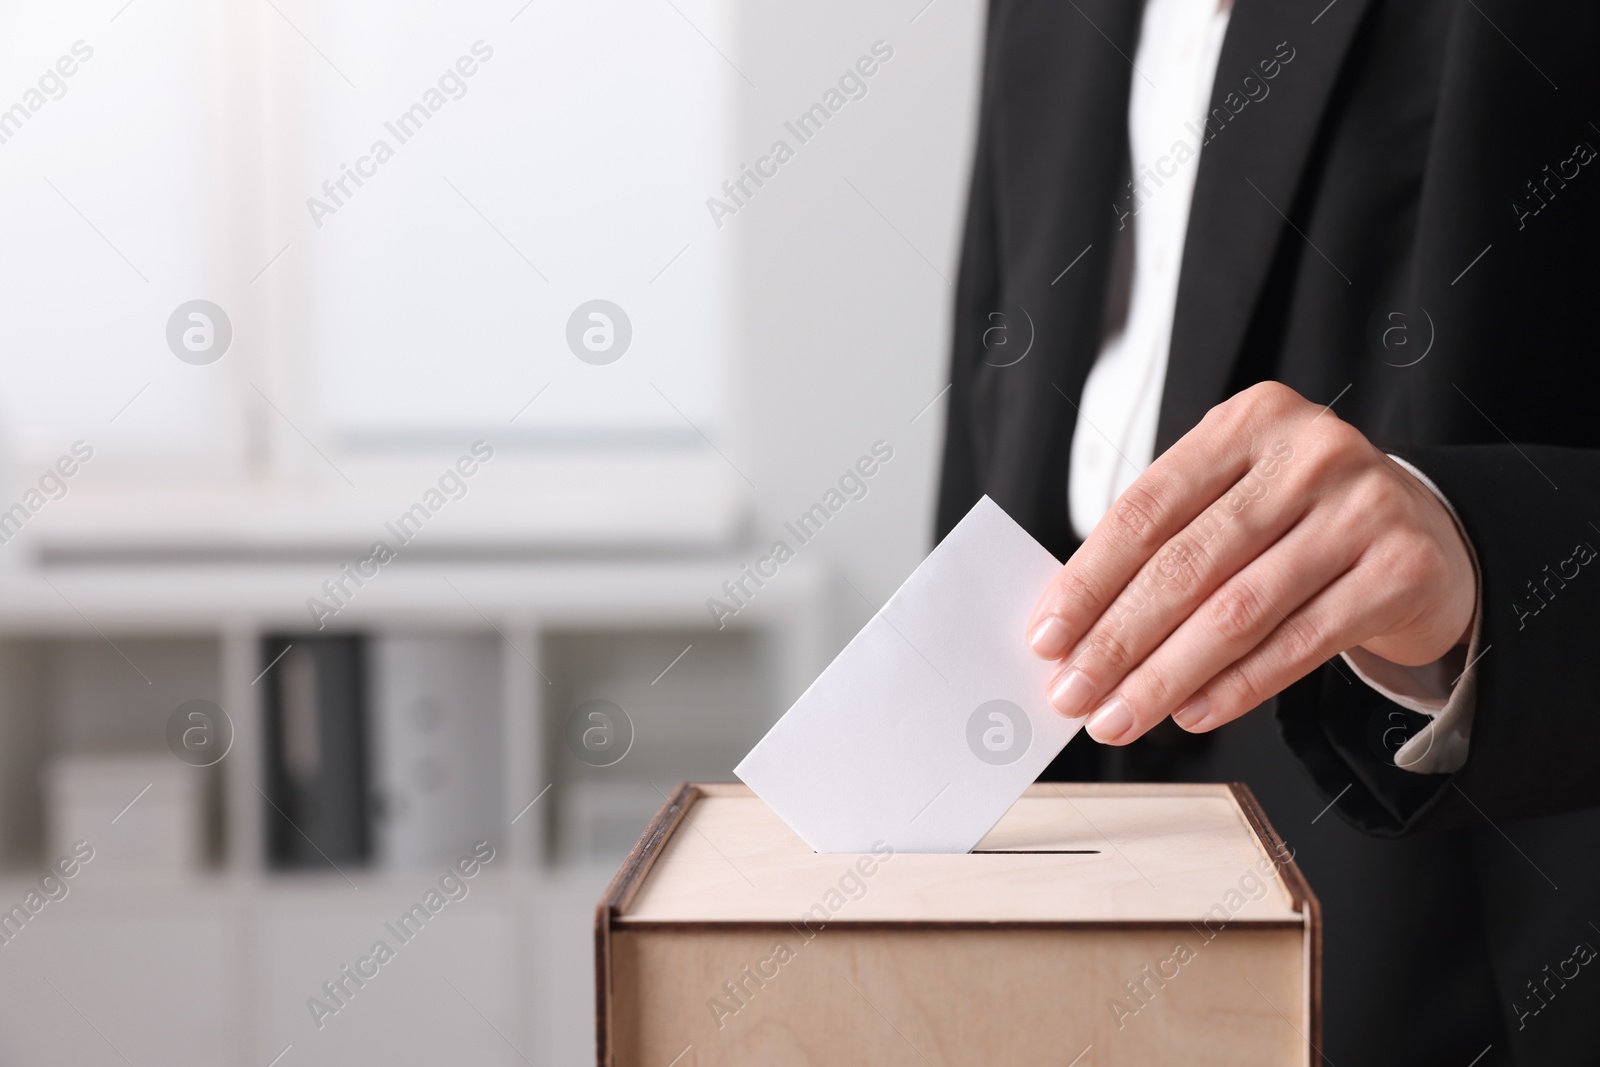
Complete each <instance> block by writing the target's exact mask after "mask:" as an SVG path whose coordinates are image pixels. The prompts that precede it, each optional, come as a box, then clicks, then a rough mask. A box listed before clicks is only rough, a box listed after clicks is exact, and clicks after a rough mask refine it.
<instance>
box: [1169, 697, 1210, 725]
mask: <svg viewBox="0 0 1600 1067" xmlns="http://www.w3.org/2000/svg"><path fill="white" fill-rule="evenodd" d="M1210 710H1211V698H1210V697H1208V696H1206V694H1204V693H1201V694H1200V695H1199V696H1197V697H1195V698H1194V699H1193V700H1191V701H1189V703H1187V704H1185V705H1184V706H1183V707H1181V708H1179V709H1178V710H1177V711H1175V712H1173V713H1172V721H1173V722H1175V723H1177V724H1178V725H1179V726H1181V727H1183V728H1184V729H1185V730H1193V729H1194V728H1195V727H1197V726H1199V725H1200V724H1201V723H1202V722H1204V721H1205V717H1206V713H1207V712H1209V711H1210Z"/></svg>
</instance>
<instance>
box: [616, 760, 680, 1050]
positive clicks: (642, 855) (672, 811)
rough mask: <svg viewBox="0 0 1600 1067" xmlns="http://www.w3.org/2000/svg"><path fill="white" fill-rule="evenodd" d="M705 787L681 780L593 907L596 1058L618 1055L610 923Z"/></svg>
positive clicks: (638, 885) (634, 890)
mask: <svg viewBox="0 0 1600 1067" xmlns="http://www.w3.org/2000/svg"><path fill="white" fill-rule="evenodd" d="M703 788H704V787H701V786H697V785H694V784H692V783H690V782H680V783H678V787H677V788H676V789H674V790H673V791H672V795H671V796H670V797H668V798H667V800H666V803H664V804H662V805H661V808H660V810H659V811H657V812H656V814H655V817H654V818H652V819H651V820H650V825H649V826H647V827H645V831H644V834H643V836H641V837H640V838H639V840H638V841H637V842H636V843H635V844H634V846H633V848H632V849H631V850H630V851H629V852H628V858H627V859H625V860H623V861H622V866H621V867H620V868H619V869H618V870H617V873H616V874H615V875H614V876H613V877H612V879H611V884H610V885H608V886H606V891H605V893H603V894H602V895H601V897H600V903H599V904H598V905H596V906H595V910H594V985H595V1061H596V1063H597V1064H598V1065H599V1067H611V1064H612V1062H613V1060H614V1058H615V1053H614V1049H613V1046H612V1041H611V1015H612V1011H611V925H612V923H613V921H614V920H615V919H616V917H617V916H618V915H619V914H620V913H621V912H622V910H623V909H624V908H626V907H627V906H628V904H629V902H630V901H632V900H633V897H634V894H636V893H638V891H639V887H640V886H642V885H643V884H644V879H645V876H646V875H647V874H649V873H650V868H651V867H652V866H654V865H655V862H656V860H657V859H658V858H660V856H661V852H662V849H663V848H664V847H665V846H666V843H667V839H668V838H670V837H671V836H672V833H673V831H674V830H676V829H677V828H678V823H679V822H681V821H682V820H683V817H684V815H685V814H686V813H687V812H688V810H689V809H690V808H691V807H692V806H693V805H694V802H695V801H696V800H698V799H700V797H701V795H702V793H703Z"/></svg>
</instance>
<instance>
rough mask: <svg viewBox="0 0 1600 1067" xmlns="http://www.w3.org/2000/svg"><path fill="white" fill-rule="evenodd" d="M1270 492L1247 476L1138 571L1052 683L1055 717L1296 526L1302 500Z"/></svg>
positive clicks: (1105, 684)
mask: <svg viewBox="0 0 1600 1067" xmlns="http://www.w3.org/2000/svg"><path fill="white" fill-rule="evenodd" d="M1271 490H1272V483H1271V482H1268V481H1266V480H1264V479H1263V478H1261V477H1260V476H1259V475H1257V474H1256V473H1255V472H1251V473H1247V474H1246V475H1245V476H1244V478H1243V479H1242V480H1241V481H1240V482H1238V483H1235V484H1234V485H1233V486H1231V487H1228V489H1227V490H1226V491H1225V492H1224V493H1223V494H1222V499H1221V500H1219V501H1218V502H1217V503H1215V504H1213V505H1211V506H1210V507H1209V508H1206V509H1205V510H1204V511H1202V512H1200V514H1199V515H1197V516H1196V517H1195V518H1194V520H1193V521H1191V522H1190V523H1189V524H1188V525H1187V526H1185V527H1184V528H1183V529H1182V530H1180V531H1178V533H1177V534H1176V535H1174V536H1173V538H1172V539H1171V540H1170V541H1168V542H1167V543H1166V544H1165V545H1164V546H1162V548H1161V549H1160V550H1159V551H1158V552H1156V554H1155V555H1154V556H1153V557H1152V558H1151V559H1150V560H1149V561H1148V562H1146V563H1145V565H1144V566H1142V567H1140V568H1139V571H1138V573H1137V574H1135V575H1134V577H1133V580H1132V581H1130V582H1129V583H1128V585H1127V587H1126V588H1125V589H1124V590H1123V591H1122V593H1121V594H1120V595H1119V596H1118V597H1117V598H1116V600H1114V601H1113V602H1112V604H1111V605H1110V607H1109V608H1108V609H1107V610H1106V612H1105V614H1103V615H1102V616H1100V618H1099V619H1098V620H1096V621H1095V623H1094V624H1093V625H1092V626H1090V627H1089V630H1088V632H1087V633H1085V634H1084V636H1083V638H1082V639H1081V640H1080V641H1079V642H1078V643H1077V645H1076V646H1075V647H1074V648H1073V649H1072V651H1071V652H1070V653H1069V654H1068V655H1067V656H1065V657H1064V661H1065V663H1066V666H1064V667H1063V668H1062V669H1061V670H1060V671H1058V672H1057V674H1056V676H1055V678H1053V679H1052V680H1051V685H1050V691H1049V692H1050V703H1051V704H1052V705H1053V706H1054V707H1055V709H1056V710H1057V711H1058V712H1060V713H1061V714H1062V715H1067V716H1076V715H1082V714H1084V713H1085V712H1087V711H1088V710H1089V708H1090V707H1091V706H1092V705H1093V704H1094V703H1095V702H1096V701H1098V700H1100V699H1101V698H1103V697H1105V696H1106V694H1108V693H1109V692H1111V690H1112V688H1113V687H1114V686H1116V685H1117V683H1118V682H1120V681H1121V680H1122V678H1123V676H1124V675H1126V674H1127V673H1128V672H1129V671H1130V670H1132V669H1134V668H1135V667H1136V666H1137V665H1138V664H1139V663H1140V662H1141V661H1142V660H1144V658H1145V657H1146V656H1147V655H1149V654H1150V652H1151V651H1152V650H1154V649H1155V648H1156V647H1157V646H1158V645H1160V644H1161V642H1162V641H1163V640H1164V639H1166V637H1167V636H1168V635H1169V634H1171V633H1172V632H1173V631H1174V630H1176V629H1177V628H1178V626H1179V625H1180V624H1181V623H1182V622H1183V621H1184V620H1185V619H1186V618H1188V617H1189V616H1190V615H1191V614H1192V613H1193V612H1194V610H1195V609H1196V608H1198V607H1199V606H1200V604H1201V602H1202V601H1204V600H1205V598H1206V597H1208V596H1210V595H1211V593H1212V592H1213V591H1214V590H1215V589H1216V588H1217V587H1218V586H1220V585H1222V583H1223V582H1224V581H1226V580H1227V579H1228V577H1229V576H1230V575H1233V574H1235V573H1236V572H1238V571H1239V570H1240V569H1241V568H1242V567H1244V566H1246V565H1247V564H1249V563H1250V561H1251V560H1253V559H1255V558H1257V557H1258V556H1260V555H1261V553H1262V552H1264V551H1266V550H1267V549H1268V548H1269V547H1270V546H1271V545H1272V544H1273V543H1274V542H1275V541H1277V540H1278V539H1279V538H1280V537H1282V536H1283V535H1284V533H1285V531H1287V530H1289V529H1290V527H1292V526H1293V525H1294V524H1295V523H1296V522H1298V521H1300V519H1301V518H1302V516H1303V515H1304V512H1305V509H1306V507H1307V506H1308V503H1307V501H1306V500H1305V498H1295V497H1292V496H1290V495H1289V494H1284V493H1278V494H1276V495H1275V496H1274V495H1273V494H1272V491H1271ZM1268 497H1272V500H1271V503H1266V502H1265V501H1267V499H1268ZM1229 501H1231V502H1233V503H1235V504H1238V505H1239V506H1238V508H1237V510H1235V509H1234V508H1233V506H1232V505H1231V504H1230V503H1228V502H1229ZM1241 651H1242V650H1241Z"/></svg>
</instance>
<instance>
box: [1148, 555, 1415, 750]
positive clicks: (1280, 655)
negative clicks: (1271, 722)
mask: <svg viewBox="0 0 1600 1067" xmlns="http://www.w3.org/2000/svg"><path fill="white" fill-rule="evenodd" d="M1378 584H1380V583H1376V582H1374V581H1373V580H1372V579H1371V577H1370V576H1369V575H1368V574H1366V573H1364V570H1363V569H1362V568H1360V567H1357V568H1356V569H1354V570H1351V571H1349V572H1347V573H1346V574H1344V575H1343V576H1341V577H1340V578H1339V579H1338V580H1337V581H1335V582H1334V583H1333V584H1332V585H1329V586H1328V587H1327V588H1326V589H1324V590H1322V592H1320V593H1318V594H1317V595H1316V596H1314V597H1312V598H1311V600H1310V601H1308V602H1307V603H1306V604H1305V605H1303V606H1302V607H1301V608H1300V610H1299V611H1294V612H1290V613H1289V617H1288V618H1287V619H1285V620H1284V621H1283V622H1282V623H1281V624H1279V625H1278V627H1277V628H1276V629H1274V630H1273V631H1272V633H1271V634H1270V635H1269V636H1268V637H1267V639H1266V640H1264V641H1262V642H1261V643H1260V644H1259V645H1257V646H1256V647H1255V648H1253V649H1251V650H1250V651H1249V652H1247V653H1245V654H1244V655H1243V656H1242V657H1240V658H1239V659H1238V660H1237V661H1235V662H1234V663H1231V664H1229V665H1228V666H1227V667H1225V668H1223V670H1221V671H1219V672H1218V673H1217V675H1216V677H1214V678H1212V679H1211V680H1210V681H1208V682H1207V683H1206V684H1205V685H1203V686H1202V687H1201V688H1200V689H1199V691H1198V692H1196V693H1195V695H1194V696H1193V697H1191V698H1190V699H1189V700H1188V701H1186V702H1185V703H1184V705H1183V707H1181V708H1179V709H1178V710H1177V711H1176V712H1174V713H1173V721H1175V722H1176V723H1177V724H1178V725H1179V726H1181V727H1183V728H1184V729H1185V730H1188V731H1190V732H1191V733H1205V732H1207V731H1209V730H1215V729H1216V728H1217V727H1219V726H1221V725H1223V724H1224V723H1229V722H1232V721H1233V720H1234V719H1237V718H1238V717H1239V716H1241V715H1243V714H1244V713H1245V712H1247V711H1250V710H1251V709H1252V708H1256V707H1259V706H1260V705H1261V704H1263V703H1265V702H1266V701H1267V700H1269V699H1271V698H1272V697H1274V696H1276V695H1277V694H1279V693H1281V692H1283V691H1284V690H1285V689H1287V688H1288V687H1289V686H1291V685H1293V684H1294V683H1295V682H1297V681H1299V680H1300V679H1301V678H1304V677H1305V676H1306V675H1308V674H1310V673H1311V672H1312V671H1314V670H1316V669H1317V668H1318V667H1320V666H1321V665H1322V664H1324V663H1326V662H1328V661H1330V660H1331V659H1333V657H1334V656H1336V655H1338V653H1339V652H1341V651H1343V650H1344V649H1347V648H1354V647H1355V646H1356V645H1357V644H1359V643H1360V642H1361V641H1362V640H1363V639H1364V637H1365V635H1367V634H1370V633H1373V632H1375V631H1376V630H1377V629H1378V628H1380V627H1381V626H1382V624H1383V621H1384V620H1386V619H1387V618H1388V617H1390V616H1391V615H1392V614H1393V613H1394V610H1395V608H1394V605H1392V604H1390V603H1389V602H1388V601H1387V598H1384V597H1382V596H1375V595H1374V587H1375V586H1376V585H1378ZM1341 673H1343V672H1341ZM1345 680H1346V681H1349V678H1348V677H1346V679H1345Z"/></svg>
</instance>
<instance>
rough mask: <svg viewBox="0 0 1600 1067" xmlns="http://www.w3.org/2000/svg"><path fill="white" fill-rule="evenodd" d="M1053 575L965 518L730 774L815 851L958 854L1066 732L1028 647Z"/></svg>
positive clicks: (1002, 530) (1068, 723)
mask: <svg viewBox="0 0 1600 1067" xmlns="http://www.w3.org/2000/svg"><path fill="white" fill-rule="evenodd" d="M1060 566H1061V564H1060V563H1059V562H1057V560H1056V558H1055V557H1054V556H1052V555H1051V554H1050V553H1049V551H1048V550H1046V549H1045V547H1044V546H1043V545H1041V544H1039V542H1037V541H1035V540H1034V539H1033V538H1032V537H1030V536H1029V535H1028V533H1027V531H1025V530H1023V528H1022V527H1021V526H1018V525H1017V524H1016V522H1015V521H1014V520H1013V519H1012V518H1011V516H1009V515H1007V514H1006V513H1005V512H1004V511H1002V510H1001V509H1000V506H999V505H998V504H996V503H995V502H994V501H992V500H990V499H989V498H988V497H984V498H983V499H982V500H980V501H978V503H977V504H976V505H974V506H973V508H972V510H971V511H969V512H968V513H967V515H966V517H965V518H963V519H962V520H961V522H960V523H958V524H957V525H956V528H955V529H954V530H951V531H950V533H949V535H948V536H947V537H946V538H945V539H944V540H943V541H942V542H940V544H939V546H938V547H937V548H935V549H934V550H933V551H932V552H931V553H929V554H928V558H927V559H925V560H923V561H922V564H921V566H919V567H918V568H917V569H916V570H915V571H913V572H912V573H911V577H909V578H907V579H906V581H905V584H904V585H902V586H901V587H900V588H899V590H898V591H897V592H896V593H895V594H894V596H892V597H890V598H889V602H888V603H887V604H885V605H884V606H883V610H881V611H879V612H878V613H877V614H876V615H874V616H873V617H872V619H871V621H870V622H868V623H867V625H866V626H864V627H862V629H861V632H860V633H858V634H856V636H855V638H854V639H853V640H852V641H851V642H850V644H849V645H848V646H846V647H845V650H844V651H843V652H841V653H839V655H838V658H836V659H835V660H834V661H833V662H832V663H831V664H829V665H828V668H827V669H826V670H825V671H823V672H822V674H821V675H820V676H819V677H818V678H817V680H816V681H815V682H813V683H812V684H811V688H809V689H807V690H806V691H805V693H804V694H803V695H802V696H801V697H800V699H799V700H797V701H795V703H794V706H793V707H791V708H790V709H789V710H788V711H787V712H786V713H785V714H784V716H783V718H781V719H779V720H778V722H777V724H776V725H775V726H773V728H772V729H771V730H770V731H768V733H767V736H765V737H763V738H762V739H761V741H760V743H758V744H757V745H756V747H755V748H753V749H751V750H750V754H749V755H747V756H745V758H744V760H743V762H741V763H740V764H739V766H738V767H736V768H734V773H736V774H737V775H738V776H739V777H740V779H742V780H743V781H744V783H745V784H746V785H748V786H749V787H750V788H751V789H753V790H754V791H755V793H756V795H757V796H759V797H760V798H761V799H762V800H764V801H766V803H767V805H768V806H769V807H771V808H772V810H773V811H775V812H777V813H778V815H779V816H780V817H782V819H783V820H784V822H786V823H788V824H789V826H790V828H791V829H793V830H794V832H795V833H797V834H799V835H800V837H801V838H802V839H803V840H804V841H805V842H806V843H807V844H809V845H810V846H811V847H812V848H814V849H816V850H817V851H818V852H870V851H872V848H873V846H874V844H876V843H877V842H880V841H882V842H886V843H888V845H889V846H890V847H891V848H893V849H894V850H895V851H896V852H968V851H971V849H972V847H973V846H974V845H976V844H977V843H978V842H979V841H980V840H981V839H982V838H983V836H984V834H986V833H988V832H989V830H990V828H992V827H993V826H994V824H995V823H996V822H998V821H999V819H1000V816H1002V815H1004V814H1005V812H1006V810H1007V809H1008V808H1010V807H1011V805H1012V804H1013V803H1014V802H1015V801H1016V799H1017V798H1018V797H1020V796H1021V795H1022V792H1023V790H1025V789H1026V788H1027V787H1028V785H1029V784H1030V783H1032V782H1033V780H1034V779H1035V778H1037V777H1038V775H1039V773H1040V772H1041V771H1042V770H1043V769H1044V768H1045V766H1046V765H1047V764H1048V763H1049V762H1050V761H1051V760H1052V759H1053V758H1054V757H1055V755H1056V753H1057V752H1060V751H1061V747H1062V746H1063V745H1065V744H1066V743H1067V741H1068V740H1070V739H1071V737H1072V735H1073V734H1075V733H1077V732H1078V730H1079V728H1080V727H1081V726H1082V723H1083V720H1082V719H1065V718H1062V717H1061V716H1060V715H1058V714H1056V712H1055V710H1054V709H1052V708H1051V707H1050V704H1049V701H1048V700H1047V699H1046V695H1045V694H1046V687H1047V686H1048V684H1049V680H1050V676H1051V674H1052V672H1053V671H1054V669H1055V665H1054V664H1053V663H1051V662H1050V661H1046V660H1042V659H1040V658H1038V657H1037V656H1035V655H1034V654H1033V653H1032V652H1030V651H1029V649H1028V644H1027V635H1026V631H1027V626H1028V621H1029V617H1030V616H1031V614H1032V612H1033V608H1034V605H1035V604H1037V603H1038V600H1039V597H1040V595H1041V594H1042V593H1043V592H1044V590H1045V587H1046V586H1047V585H1048V584H1049V582H1050V579H1051V578H1052V577H1053V576H1054V575H1055V573H1056V571H1057V570H1058V569H1059V568H1060Z"/></svg>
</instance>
